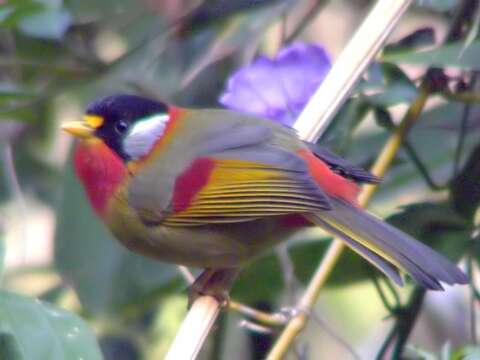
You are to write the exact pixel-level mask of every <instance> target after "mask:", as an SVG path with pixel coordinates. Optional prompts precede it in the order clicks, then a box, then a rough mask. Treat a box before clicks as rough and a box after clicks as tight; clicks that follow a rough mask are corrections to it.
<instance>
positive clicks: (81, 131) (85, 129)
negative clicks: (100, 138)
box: [62, 121, 95, 139]
mask: <svg viewBox="0 0 480 360" xmlns="http://www.w3.org/2000/svg"><path fill="white" fill-rule="evenodd" d="M62 130H64V131H66V132H68V133H69V134H71V135H73V136H76V137H79V138H84V139H88V138H92V137H93V136H94V135H93V132H94V131H95V129H94V128H92V127H90V126H88V124H86V123H84V122H83V121H70V122H67V123H65V124H63V125H62Z"/></svg>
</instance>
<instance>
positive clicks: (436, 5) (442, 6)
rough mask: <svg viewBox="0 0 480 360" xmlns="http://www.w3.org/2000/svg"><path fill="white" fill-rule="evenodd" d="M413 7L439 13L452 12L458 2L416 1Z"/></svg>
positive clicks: (442, 0)
mask: <svg viewBox="0 0 480 360" xmlns="http://www.w3.org/2000/svg"><path fill="white" fill-rule="evenodd" d="M415 5H417V6H420V7H426V8H429V9H432V10H435V11H439V12H444V11H448V10H452V9H453V8H454V7H455V6H457V5H458V0H417V1H416V2H415Z"/></svg>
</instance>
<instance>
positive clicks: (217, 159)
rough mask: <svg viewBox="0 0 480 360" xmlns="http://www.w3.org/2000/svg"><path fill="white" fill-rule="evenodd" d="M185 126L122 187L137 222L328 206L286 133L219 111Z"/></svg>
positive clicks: (234, 218) (215, 219) (184, 221)
mask: <svg viewBox="0 0 480 360" xmlns="http://www.w3.org/2000/svg"><path fill="white" fill-rule="evenodd" d="M226 115H228V117H226ZM215 117H217V118H216V119H215ZM219 117H220V119H219ZM212 119H215V120H216V122H212ZM193 120H194V121H196V122H197V126H196V127H195V131H194V132H192V131H191V128H192V126H191V125H192V124H193ZM189 121H191V123H190V126H185V127H184V128H183V130H182V136H183V139H182V143H180V142H177V143H173V142H172V144H171V145H170V146H169V148H168V149H167V148H165V149H163V150H164V151H161V152H159V153H158V155H157V156H156V158H155V159H154V161H152V162H151V164H150V166H147V167H145V169H142V170H141V171H139V172H138V174H137V176H135V177H134V178H133V180H132V182H131V184H130V187H129V202H130V203H131V205H132V206H133V207H134V208H136V209H137V210H138V213H139V214H140V216H141V218H142V219H144V220H145V221H147V222H150V223H155V222H161V223H162V224H165V225H171V226H185V225H204V224H211V223H232V222H242V221H249V220H252V219H255V218H258V217H264V216H272V215H282V214H289V213H307V212H313V211H318V210H325V209H328V208H329V200H328V196H327V195H326V194H325V193H324V191H323V190H322V189H321V188H320V187H319V186H318V184H317V183H316V182H315V180H314V179H313V178H312V177H311V175H310V173H309V168H308V164H307V162H306V161H305V160H304V159H303V158H302V157H301V156H300V155H299V153H298V152H297V151H296V150H295V149H296V148H298V147H299V146H300V148H298V149H297V150H299V151H300V150H304V151H305V149H306V148H305V147H304V146H303V144H302V143H301V142H299V141H298V140H297V139H296V137H295V135H294V133H293V132H291V131H290V130H288V129H284V128H282V127H278V126H277V125H275V124H272V123H271V122H268V121H264V120H259V119H253V118H250V117H245V116H243V115H238V116H233V117H232V113H231V112H228V113H227V112H224V111H221V110H217V111H213V110H210V111H201V112H200V113H199V112H198V111H197V115H196V118H195V119H188V118H186V119H184V121H183V125H185V124H188V123H189ZM198 122H201V125H199V124H198ZM299 144H300V145H299ZM166 152H170V155H169V156H167V155H168V154H167V153H166ZM159 194H160V195H159Z"/></svg>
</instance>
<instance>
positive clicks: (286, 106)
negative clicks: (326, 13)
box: [220, 43, 331, 126]
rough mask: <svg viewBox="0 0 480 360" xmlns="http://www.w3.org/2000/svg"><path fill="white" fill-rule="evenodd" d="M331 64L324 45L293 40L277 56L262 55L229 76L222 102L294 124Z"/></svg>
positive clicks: (238, 109)
mask: <svg viewBox="0 0 480 360" xmlns="http://www.w3.org/2000/svg"><path fill="white" fill-rule="evenodd" d="M330 65H331V63H330V58H329V56H328V54H327V52H326V51H325V49H324V48H323V47H321V46H318V45H310V44H302V43H297V44H293V45H291V46H288V47H285V48H283V49H281V50H280V52H279V53H278V55H277V57H276V58H275V59H269V58H267V57H265V56H261V57H259V58H258V59H257V60H256V61H255V62H253V63H252V64H250V65H248V66H245V67H243V68H241V69H239V70H237V71H236V72H235V73H234V74H233V75H232V76H231V77H230V78H229V79H228V84H227V89H226V91H225V92H224V93H223V94H221V96H220V103H221V104H222V105H224V106H225V107H227V108H230V109H232V110H237V111H241V112H245V113H249V114H253V115H258V116H262V117H266V118H269V119H271V120H275V121H277V122H280V123H282V124H285V125H288V126H291V125H293V123H294V122H295V119H296V118H297V116H298V114H299V113H300V112H301V111H302V109H303V108H304V106H305V105H306V104H307V102H308V100H309V99H310V96H311V95H313V93H314V92H315V90H316V89H317V87H318V85H319V84H320V83H321V82H322V81H323V79H324V78H325V75H326V74H327V72H328V71H329V70H330Z"/></svg>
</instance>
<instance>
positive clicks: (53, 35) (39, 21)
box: [18, 8, 72, 40]
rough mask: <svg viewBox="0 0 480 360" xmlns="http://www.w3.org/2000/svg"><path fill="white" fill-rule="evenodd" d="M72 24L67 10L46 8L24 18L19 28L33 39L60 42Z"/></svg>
mask: <svg viewBox="0 0 480 360" xmlns="http://www.w3.org/2000/svg"><path fill="white" fill-rule="evenodd" d="M71 23H72V17H71V16H70V13H69V12H68V11H67V10H65V9H55V8H46V9H44V10H42V11H39V12H36V13H35V14H32V15H30V16H28V17H25V18H23V19H22V20H21V21H20V22H19V24H18V27H19V29H20V30H21V31H22V32H23V33H24V34H26V35H29V36H31V37H36V38H41V39H50V40H60V39H61V38H62V37H63V35H64V34H65V33H66V31H67V30H68V28H69V27H70V25H71Z"/></svg>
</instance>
